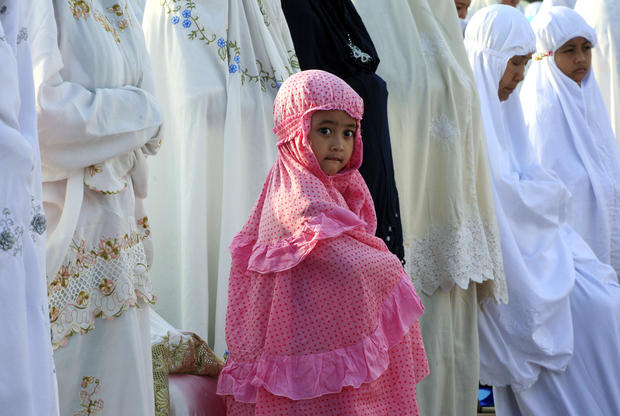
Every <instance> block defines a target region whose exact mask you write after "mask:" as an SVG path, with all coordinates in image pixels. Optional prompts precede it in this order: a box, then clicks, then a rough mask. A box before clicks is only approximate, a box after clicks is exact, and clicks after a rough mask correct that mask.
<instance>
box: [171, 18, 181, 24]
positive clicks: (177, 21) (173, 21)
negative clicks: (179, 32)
mask: <svg viewBox="0 0 620 416" xmlns="http://www.w3.org/2000/svg"><path fill="white" fill-rule="evenodd" d="M179 20H181V19H179V16H172V24H173V25H176V24H177V23H179Z"/></svg>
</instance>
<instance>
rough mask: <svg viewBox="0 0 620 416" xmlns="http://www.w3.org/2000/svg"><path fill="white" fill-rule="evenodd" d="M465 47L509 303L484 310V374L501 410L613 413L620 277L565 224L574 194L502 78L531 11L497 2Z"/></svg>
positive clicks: (618, 368) (525, 34)
mask: <svg viewBox="0 0 620 416" xmlns="http://www.w3.org/2000/svg"><path fill="white" fill-rule="evenodd" d="M465 46H466V48H467V50H468V54H469V60H470V63H471V65H472V67H473V69H474V76H475V78H476V82H477V84H478V89H479V91H480V99H481V104H482V117H483V121H484V123H485V130H486V133H487V134H486V137H487V145H488V149H489V161H490V165H491V175H492V178H493V184H494V188H493V189H494V191H495V201H496V204H495V208H496V212H497V216H498V222H499V228H500V235H501V241H502V251H503V255H504V267H505V271H506V279H507V283H508V294H509V296H510V302H509V303H508V304H507V305H497V304H492V303H488V304H486V305H484V307H483V308H482V309H481V311H480V313H479V329H480V333H479V336H480V358H481V360H480V379H481V381H482V382H483V383H485V384H489V385H493V386H494V387H496V389H495V392H496V395H495V405H496V411H497V413H498V414H500V415H505V414H506V415H508V414H509V415H513V414H514V415H519V414H526V415H563V414H569V415H586V414H587V415H594V414H596V415H599V414H600V415H612V414H618V410H619V409H620V398H619V397H618V395H616V394H613V392H616V391H620V390H618V389H619V388H620V360H616V359H613V358H610V357H620V285H618V283H617V281H616V276H615V272H614V271H613V269H612V268H611V267H609V266H607V265H605V264H603V263H601V262H600V261H598V259H597V258H596V256H595V255H594V253H592V251H591V250H590V248H589V247H588V245H587V244H586V243H585V242H584V241H583V239H582V238H581V237H580V236H579V235H578V234H577V233H576V232H575V231H574V230H573V229H572V228H571V227H570V226H569V225H568V224H567V223H566V222H565V220H564V218H565V215H566V212H567V211H568V210H569V209H570V194H569V193H568V191H567V190H566V188H565V187H564V185H563V184H562V183H561V181H559V180H558V179H557V178H556V177H555V176H554V175H553V174H552V173H550V172H548V171H546V170H545V169H544V168H542V167H541V166H540V165H539V164H538V162H537V161H536V158H535V156H534V151H533V149H532V147H531V144H530V142H529V139H528V136H527V129H526V126H525V122H524V120H523V113H522V111H521V105H520V101H519V97H518V96H517V95H516V94H512V95H511V96H510V98H509V99H508V100H507V101H505V102H500V101H499V98H498V92H497V91H498V86H499V81H500V79H501V77H502V76H503V74H504V71H505V68H506V65H507V63H508V60H509V59H510V58H512V57H513V56H515V55H526V54H528V53H530V52H533V51H534V49H535V37H534V33H533V32H532V29H531V28H530V25H529V23H528V21H527V19H526V18H525V17H524V16H523V15H522V14H520V13H519V12H517V11H516V10H514V9H513V8H511V7H508V6H491V7H489V8H487V9H483V10H481V11H480V12H479V13H477V14H476V15H475V16H474V17H473V18H472V20H471V21H470V23H469V25H468V27H467V32H466V34H465Z"/></svg>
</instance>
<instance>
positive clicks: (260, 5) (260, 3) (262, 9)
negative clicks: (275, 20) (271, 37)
mask: <svg viewBox="0 0 620 416" xmlns="http://www.w3.org/2000/svg"><path fill="white" fill-rule="evenodd" d="M256 2H257V3H258V9H259V10H260V13H261V14H262V15H263V22H264V23H265V26H269V25H270V24H271V23H269V16H267V13H266V12H265V5H264V4H263V0H256Z"/></svg>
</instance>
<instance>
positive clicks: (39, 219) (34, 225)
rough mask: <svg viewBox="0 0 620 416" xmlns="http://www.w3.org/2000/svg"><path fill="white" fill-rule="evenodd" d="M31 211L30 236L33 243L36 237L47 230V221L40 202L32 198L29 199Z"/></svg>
mask: <svg viewBox="0 0 620 416" xmlns="http://www.w3.org/2000/svg"><path fill="white" fill-rule="evenodd" d="M31 202H32V211H31V214H30V215H31V217H32V219H31V220H30V235H31V237H32V240H33V241H37V237H38V236H41V235H43V233H44V232H45V230H46V229H47V219H46V218H45V215H44V214H43V207H42V206H41V202H39V201H37V200H36V199H35V198H34V197H32V198H31Z"/></svg>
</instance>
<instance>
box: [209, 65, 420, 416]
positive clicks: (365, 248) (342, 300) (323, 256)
mask: <svg viewBox="0 0 620 416" xmlns="http://www.w3.org/2000/svg"><path fill="white" fill-rule="evenodd" d="M330 109H339V110H343V111H346V112H347V113H348V114H349V115H351V116H352V117H354V118H355V119H356V120H357V121H358V124H359V120H360V119H361V116H362V113H363V103H362V100H361V98H360V97H359V96H358V95H357V94H356V93H355V92H354V91H353V90H352V89H351V88H350V87H349V86H348V85H347V84H346V83H345V82H344V81H342V80H340V79H339V78H337V77H336V76H334V75H332V74H329V73H327V72H323V71H304V72H300V73H298V74H295V75H293V76H291V77H290V78H288V79H287V81H285V82H284V84H283V85H282V87H281V88H280V90H279V92H278V96H277V97H276V100H275V103H274V122H275V125H276V127H275V129H274V131H275V132H276V133H277V134H278V136H279V141H278V159H277V160H276V162H275V164H274V166H273V167H272V169H271V171H270V173H269V176H268V178H267V180H266V182H265V185H264V186H263V190H262V192H261V195H260V197H259V199H258V201H257V203H256V205H255V207H254V209H253V211H252V213H251V214H250V218H249V219H248V221H247V223H246V224H245V226H244V227H243V229H242V230H241V232H240V233H239V234H238V235H237V236H236V237H235V239H234V241H233V243H232V245H231V254H232V260H233V262H232V267H231V273H230V281H229V290H228V311H227V318H226V340H227V343H228V349H229V352H230V355H229V357H228V361H227V365H226V367H227V368H225V369H224V372H223V374H227V376H226V377H228V375H230V377H229V379H228V380H226V381H225V382H226V383H229V384H228V385H234V386H237V387H238V386H245V388H249V389H254V390H256V379H255V378H254V376H255V373H256V371H254V373H252V372H251V371H250V372H247V371H245V370H244V371H237V369H238V368H240V367H241V366H245V367H244V368H246V369H247V368H248V366H249V367H252V366H253V365H254V364H257V363H258V362H259V361H260V360H261V358H263V357H266V356H269V357H276V359H282V360H283V361H286V360H287V357H291V358H293V357H295V358H298V357H313V356H315V355H319V354H323V355H324V354H327V355H328V356H330V354H332V353H333V352H334V351H336V350H338V351H340V352H341V354H343V355H344V356H345V358H343V359H344V360H353V361H355V362H356V363H357V364H359V362H360V360H364V359H365V358H366V357H363V356H355V354H357V352H354V351H357V350H354V348H353V346H355V345H360V344H363V343H364V341H365V340H368V339H369V337H371V336H377V335H376V334H377V331H379V332H381V331H380V330H379V329H380V328H381V327H382V325H385V323H384V322H382V321H381V317H382V316H385V313H386V311H385V309H386V308H391V309H392V310H390V311H389V312H390V313H391V314H392V315H389V316H393V317H394V321H398V322H401V323H402V322H406V324H405V325H406V326H405V327H404V329H403V331H402V332H399V333H398V334H399V335H398V339H397V341H396V342H392V343H387V341H386V340H383V339H382V340H381V342H384V343H386V345H388V346H391V348H389V350H388V349H384V350H383V353H382V354H384V355H385V356H386V357H387V359H384V358H385V357H377V358H382V359H384V360H383V361H385V362H389V364H387V369H386V370H384V371H383V370H382V374H379V375H377V376H376V377H375V378H373V379H372V380H370V381H369V382H365V383H364V384H362V385H361V387H360V388H354V387H351V384H347V382H345V380H344V378H346V374H345V375H344V376H343V377H344V378H343V380H342V381H341V384H339V385H338V386H337V387H338V389H337V390H332V391H340V392H339V393H333V394H323V395H320V396H319V397H316V398H314V399H309V400H291V399H289V398H286V397H281V396H275V395H273V394H271V393H269V392H268V391H267V390H265V389H264V388H263V387H259V388H258V393H255V394H254V395H253V396H252V401H255V402H256V403H255V404H244V403H241V402H239V401H237V400H235V399H234V398H232V397H228V399H227V400H228V404H229V406H228V407H229V414H231V415H236V414H239V415H242V414H243V415H245V414H254V413H256V414H269V415H277V414H287V415H289V414H299V415H334V414H339V415H340V414H342V415H348V414H351V415H353V414H373V415H375V414H376V415H382V414H385V415H388V414H390V415H394V414H399V415H413V414H417V405H416V397H415V384H416V383H417V382H418V381H419V380H420V379H421V378H422V377H423V376H424V375H425V374H426V373H427V372H428V367H427V362H426V355H425V353H424V347H423V345H422V339H421V336H420V331H419V327H418V324H417V321H415V317H414V318H411V316H412V315H407V316H408V317H405V316H404V315H403V316H399V313H400V312H399V306H403V305H398V299H397V300H396V301H395V302H396V303H390V302H389V301H388V300H389V299H392V298H394V297H395V295H394V293H396V292H398V288H399V287H401V286H402V281H403V275H404V270H403V267H402V265H401V263H400V261H399V260H398V258H397V257H396V256H394V255H393V254H391V253H390V252H389V251H388V249H387V247H386V246H385V243H384V242H383V241H382V240H380V239H379V238H376V237H375V236H374V233H375V229H376V217H375V213H374V208H373V202H372V199H371V197H370V193H369V192H368V188H367V187H366V184H365V183H364V180H363V179H362V177H361V175H360V174H359V172H358V171H357V168H358V167H359V165H360V164H361V157H362V149H361V137H360V135H359V130H360V129H359V127H358V133H357V137H356V142H355V146H356V147H355V151H354V157H352V160H351V161H350V163H349V166H348V167H347V168H345V169H344V170H343V171H342V172H340V173H338V174H337V175H333V176H327V175H326V174H324V173H323V172H322V171H321V169H320V167H319V165H318V162H317V160H316V158H315V157H314V154H313V153H312V150H311V148H310V145H309V143H308V139H307V136H308V132H309V130H310V121H311V115H312V114H313V112H314V111H318V110H330ZM404 280H405V281H406V282H407V284H408V285H410V281H409V278H408V277H407V278H406V279H404ZM401 289H402V288H401ZM411 291H412V292H411V293H413V295H414V296H415V298H416V299H417V295H415V292H414V290H413V287H411ZM396 297H397V296H396ZM386 305H391V306H386ZM408 308H414V309H415V306H411V305H408V306H406V308H405V309H408ZM403 313H404V312H403ZM420 313H421V306H420ZM416 316H419V314H418V315H416ZM384 320H385V318H384ZM378 328H379V329H378ZM381 336H384V335H381V334H380V335H379V337H381ZM385 337H387V335H386V336H385ZM401 338H402V339H401ZM343 351H344V352H343ZM330 357H331V356H330ZM332 358H333V357H332ZM343 362H344V361H343ZM364 365H366V364H364ZM368 365H369V366H371V367H372V363H371V364H368ZM253 368H254V369H255V368H256V366H254V367H253ZM344 368H347V367H346V362H345V365H344ZM236 371H237V372H236ZM369 373H370V372H369ZM330 381H333V380H330ZM223 384H224V382H223V381H222V377H221V378H220V386H222V385H223ZM358 385H359V384H358ZM237 387H235V388H237ZM235 388H231V389H232V390H235ZM220 392H221V391H220ZM234 394H235V395H236V393H234ZM290 397H293V396H290ZM308 397H311V396H308ZM246 401H247V400H246Z"/></svg>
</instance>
